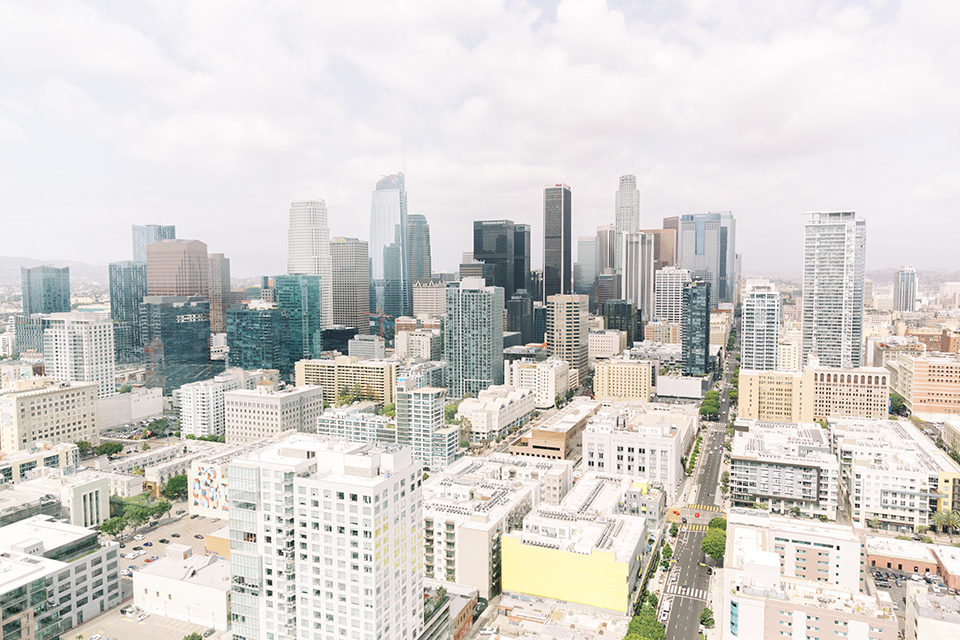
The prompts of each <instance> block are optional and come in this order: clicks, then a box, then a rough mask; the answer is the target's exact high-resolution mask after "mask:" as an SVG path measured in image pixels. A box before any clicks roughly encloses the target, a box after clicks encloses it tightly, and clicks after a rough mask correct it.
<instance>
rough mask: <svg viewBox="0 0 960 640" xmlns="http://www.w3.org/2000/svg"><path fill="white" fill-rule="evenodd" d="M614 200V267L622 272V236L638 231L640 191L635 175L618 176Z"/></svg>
mask: <svg viewBox="0 0 960 640" xmlns="http://www.w3.org/2000/svg"><path fill="white" fill-rule="evenodd" d="M616 202H617V206H616V216H617V217H616V229H617V239H616V245H615V248H614V252H615V253H614V255H615V257H614V269H616V270H617V271H618V272H622V270H623V256H622V252H623V237H624V235H625V234H628V233H636V232H637V231H640V191H638V190H637V177H636V176H631V175H625V176H620V188H619V189H618V190H617V196H616Z"/></svg>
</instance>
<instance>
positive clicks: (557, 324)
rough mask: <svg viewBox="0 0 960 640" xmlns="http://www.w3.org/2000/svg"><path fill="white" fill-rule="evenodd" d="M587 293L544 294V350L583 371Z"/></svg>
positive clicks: (585, 348)
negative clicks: (545, 298)
mask: <svg viewBox="0 0 960 640" xmlns="http://www.w3.org/2000/svg"><path fill="white" fill-rule="evenodd" d="M589 311H590V310H589V299H588V298H587V296H576V295H568V296H561V295H556V296H550V297H549V298H547V335H546V338H547V351H548V353H549V354H550V355H551V356H556V357H558V358H560V359H561V360H565V361H566V362H568V363H569V364H570V366H571V367H574V368H576V369H577V371H578V372H580V375H581V376H585V375H586V371H587V355H588V347H589V343H588V336H587V318H588V316H589Z"/></svg>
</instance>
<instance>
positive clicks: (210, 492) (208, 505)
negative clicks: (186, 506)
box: [190, 465, 230, 511]
mask: <svg viewBox="0 0 960 640" xmlns="http://www.w3.org/2000/svg"><path fill="white" fill-rule="evenodd" d="M195 473H196V475H195V476H194V478H193V486H192V487H190V497H191V498H192V500H193V504H194V506H197V507H203V508H204V509H222V510H224V511H226V510H228V509H229V508H230V500H229V498H228V497H227V483H226V481H225V480H224V479H222V478H221V476H220V471H219V470H218V469H217V467H208V466H204V465H197V467H196V468H195Z"/></svg>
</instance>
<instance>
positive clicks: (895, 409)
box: [890, 391, 910, 417]
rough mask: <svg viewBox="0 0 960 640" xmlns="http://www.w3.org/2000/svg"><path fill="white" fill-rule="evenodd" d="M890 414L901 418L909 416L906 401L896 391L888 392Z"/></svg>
mask: <svg viewBox="0 0 960 640" xmlns="http://www.w3.org/2000/svg"><path fill="white" fill-rule="evenodd" d="M890 414H891V415H895V416H903V417H907V416H909V415H910V410H909V409H907V401H906V400H905V399H904V397H903V396H902V395H900V394H899V393H897V392H896V391H891V392H890Z"/></svg>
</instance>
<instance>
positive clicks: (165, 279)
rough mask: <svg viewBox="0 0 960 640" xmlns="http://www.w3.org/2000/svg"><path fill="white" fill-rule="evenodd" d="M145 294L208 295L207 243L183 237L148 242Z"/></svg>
mask: <svg viewBox="0 0 960 640" xmlns="http://www.w3.org/2000/svg"><path fill="white" fill-rule="evenodd" d="M147 295H149V296H202V297H204V298H207V297H208V296H209V295H210V262H209V260H208V258H207V245H206V244H204V243H203V242H200V241H199V240H186V239H173V240H158V241H157V242H151V243H150V244H148V245H147ZM208 304H209V303H208ZM208 313H209V312H208Z"/></svg>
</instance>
